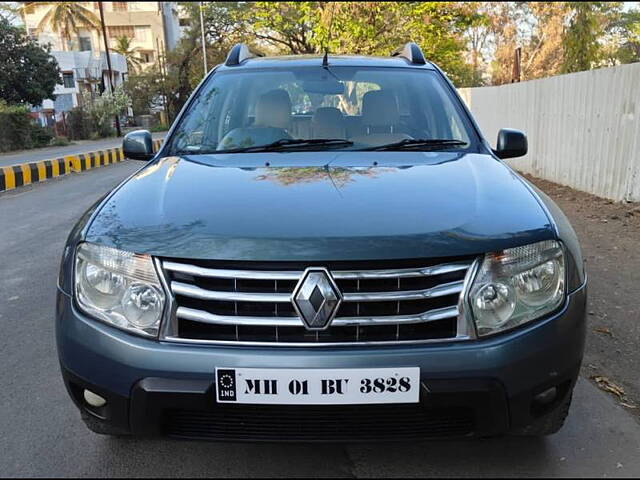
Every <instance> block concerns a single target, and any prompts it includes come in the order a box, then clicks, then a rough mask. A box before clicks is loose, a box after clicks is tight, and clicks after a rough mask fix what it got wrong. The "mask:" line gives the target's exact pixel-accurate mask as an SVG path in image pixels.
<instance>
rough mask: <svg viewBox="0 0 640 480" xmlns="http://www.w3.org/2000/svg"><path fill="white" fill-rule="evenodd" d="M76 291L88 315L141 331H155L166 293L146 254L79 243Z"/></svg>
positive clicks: (151, 334) (79, 301) (152, 334)
mask: <svg viewBox="0 0 640 480" xmlns="http://www.w3.org/2000/svg"><path fill="white" fill-rule="evenodd" d="M75 293H76V298H77V301H78V305H79V306H80V308H81V309H82V310H84V311H85V312H86V313H88V314H89V315H92V316H93V317H96V318H98V319H100V320H102V321H104V322H106V323H109V324H111V325H115V326H116V327H119V328H123V329H125V330H129V331H132V332H134V333H137V334H140V335H147V336H153V337H155V336H157V335H158V327H159V326H160V319H161V317H162V311H163V309H164V304H165V295H164V291H163V289H162V286H161V284H160V280H159V278H158V274H157V273H156V270H155V268H154V266H153V262H152V260H151V257H150V256H149V255H140V254H135V253H130V252H123V251H121V250H117V249H115V248H110V247H102V246H100V245H95V244H91V243H81V244H80V245H79V246H78V250H77V251H76V260H75Z"/></svg>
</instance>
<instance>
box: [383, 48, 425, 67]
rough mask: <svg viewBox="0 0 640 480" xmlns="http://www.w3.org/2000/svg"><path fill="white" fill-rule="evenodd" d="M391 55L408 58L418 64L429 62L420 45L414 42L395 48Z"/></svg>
mask: <svg viewBox="0 0 640 480" xmlns="http://www.w3.org/2000/svg"><path fill="white" fill-rule="evenodd" d="M391 56H392V57H402V58H406V59H407V60H409V62H410V63H414V64H416V65H425V64H426V63H427V61H426V60H425V58H424V55H423V54H422V50H420V47H419V46H418V45H416V44H415V43H414V42H408V43H405V44H404V45H403V46H402V47H400V48H398V49H397V50H395V51H394V52H393V53H392V54H391Z"/></svg>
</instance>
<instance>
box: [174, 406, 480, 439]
mask: <svg viewBox="0 0 640 480" xmlns="http://www.w3.org/2000/svg"><path fill="white" fill-rule="evenodd" d="M163 429H164V433H165V434H166V435H170V436H174V437H180V438H189V439H202V440H250V441H260V440H262V441H351V442H353V441H381V440H411V439H428V438H442V437H458V436H464V435H470V434H472V433H473V432H474V429H475V416H474V412H473V410H472V409H469V408H462V407H458V408H427V407H424V406H422V405H420V404H417V405H348V406H343V405H340V406H338V405H331V406H329V405H327V406H322V407H318V406H300V405H298V406H286V407H284V406H281V405H218V406H216V408H215V409H212V410H211V411H193V410H169V411H167V412H166V413H165V415H164V422H163Z"/></svg>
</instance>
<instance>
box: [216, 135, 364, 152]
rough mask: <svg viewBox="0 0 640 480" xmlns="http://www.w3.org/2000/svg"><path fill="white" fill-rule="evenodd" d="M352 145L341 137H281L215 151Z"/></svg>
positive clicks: (261, 150) (272, 150)
mask: <svg viewBox="0 0 640 480" xmlns="http://www.w3.org/2000/svg"><path fill="white" fill-rule="evenodd" d="M351 145H353V142H352V141H350V140H344V139H342V138H310V139H307V140H305V139H303V138H281V139H280V140H276V141H275V142H272V143H267V144H266V145H253V146H251V147H241V148H230V149H226V150H217V151H216V152H215V153H243V152H276V151H279V150H289V149H291V148H301V149H307V148H316V147H319V146H325V147H349V146H351Z"/></svg>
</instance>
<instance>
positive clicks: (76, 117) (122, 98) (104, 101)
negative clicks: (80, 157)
mask: <svg viewBox="0 0 640 480" xmlns="http://www.w3.org/2000/svg"><path fill="white" fill-rule="evenodd" d="M79 103H80V106H78V107H76V108H74V109H72V110H71V111H70V112H69V113H68V115H67V123H68V125H69V131H70V134H71V138H72V139H74V140H81V139H87V138H89V139H97V138H104V137H111V136H113V135H115V130H114V128H113V126H112V121H113V119H114V117H115V115H116V114H121V113H122V112H123V111H124V110H125V109H126V108H127V107H128V106H129V105H130V103H131V98H130V97H129V96H128V95H127V94H126V93H125V92H124V91H123V89H122V87H120V86H118V87H116V88H115V91H114V92H113V94H112V93H110V92H107V91H105V92H104V93H103V94H102V95H100V96H98V97H96V98H93V99H92V98H91V95H90V94H89V93H88V92H86V91H82V92H81V93H80V102H79Z"/></svg>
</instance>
